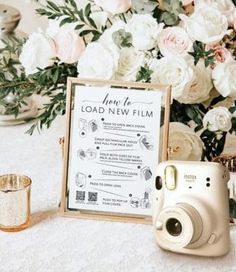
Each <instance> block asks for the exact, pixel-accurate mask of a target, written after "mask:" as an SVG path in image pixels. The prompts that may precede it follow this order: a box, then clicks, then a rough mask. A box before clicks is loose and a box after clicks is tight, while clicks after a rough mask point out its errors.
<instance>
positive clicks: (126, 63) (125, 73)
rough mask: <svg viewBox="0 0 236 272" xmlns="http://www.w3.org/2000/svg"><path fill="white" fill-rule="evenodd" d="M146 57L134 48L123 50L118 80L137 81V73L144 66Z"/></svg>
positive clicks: (119, 63)
mask: <svg viewBox="0 0 236 272" xmlns="http://www.w3.org/2000/svg"><path fill="white" fill-rule="evenodd" d="M144 60H145V56H144V54H143V53H142V52H140V51H135V50H134V48H122V49H121V51H120V58H119V62H118V70H117V73H116V79H118V80H124V81H136V76H137V73H138V71H139V69H140V67H141V66H142V65H144Z"/></svg>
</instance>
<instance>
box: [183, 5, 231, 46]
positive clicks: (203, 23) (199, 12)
mask: <svg viewBox="0 0 236 272" xmlns="http://www.w3.org/2000/svg"><path fill="white" fill-rule="evenodd" d="M179 17H180V18H181V19H182V20H183V22H184V26H185V28H186V31H187V33H188V34H189V36H190V38H191V39H192V40H194V41H195V40H197V41H200V42H203V43H205V44H215V43H218V42H219V41H221V40H222V38H223V37H224V35H225V34H227V30H228V22H227V18H226V17H225V15H223V14H221V12H220V11H219V10H217V9H216V8H214V7H212V6H210V5H205V4H201V5H199V7H198V8H196V9H195V11H194V13H193V14H192V15H191V16H189V17H188V16H186V15H184V14H180V15H179Z"/></svg>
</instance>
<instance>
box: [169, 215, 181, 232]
mask: <svg viewBox="0 0 236 272" xmlns="http://www.w3.org/2000/svg"><path fill="white" fill-rule="evenodd" d="M166 229H167V231H168V232H169V234H170V235H172V236H179V235H180V234H181V232H182V225H181V223H180V222H179V220H177V219H176V218H170V219H169V220H167V222H166Z"/></svg>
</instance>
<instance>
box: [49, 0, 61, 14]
mask: <svg viewBox="0 0 236 272" xmlns="http://www.w3.org/2000/svg"><path fill="white" fill-rule="evenodd" d="M47 5H48V7H49V8H52V9H53V10H55V11H58V12H60V9H59V8H58V6H57V5H56V4H55V3H53V2H51V1H47Z"/></svg>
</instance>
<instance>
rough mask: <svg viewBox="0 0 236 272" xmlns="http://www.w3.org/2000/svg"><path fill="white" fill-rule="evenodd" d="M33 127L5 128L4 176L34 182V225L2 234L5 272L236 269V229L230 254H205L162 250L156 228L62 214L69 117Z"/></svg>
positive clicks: (0, 169)
mask: <svg viewBox="0 0 236 272" xmlns="http://www.w3.org/2000/svg"><path fill="white" fill-rule="evenodd" d="M27 127H28V126H27V125H22V126H16V127H5V128H3V127H0V174H5V173H19V174H25V175H28V176H29V177H31V178H32V180H33V186H32V224H31V227H30V228H28V229H26V230H24V231H22V232H18V233H5V232H0V272H28V271H29V272H41V271H42V272H54V271H55V272H113V271H114V272H115V271H117V272H132V271H135V272H139V271H140V272H141V271H142V272H143V271H145V272H152V271H153V272H154V271H155V272H156V271H158V272H161V271H165V272H168V271H171V272H175V271H180V272H187V271H196V272H200V271H201V272H204V271H207V272H209V271H211V272H213V271H220V272H230V271H236V246H235V244H236V230H235V229H233V230H232V231H231V241H232V244H231V251H230V253H229V254H228V255H227V256H225V257H221V258H203V257H193V256H183V255H178V254H173V253H170V252H165V251H162V250H161V249H159V247H158V246H157V244H156V242H155V239H154V235H153V230H152V227H151V226H146V225H135V224H127V223H111V222H101V221H92V220H80V219H71V218H62V217H58V216H57V207H58V203H59V200H60V192H61V176H62V161H61V147H60V146H59V144H58V139H59V137H61V136H63V134H64V118H61V119H58V120H57V121H56V123H55V124H54V125H53V127H52V128H51V129H50V130H45V131H44V132H43V133H42V134H41V135H39V134H38V133H37V132H35V134H34V135H33V136H31V137H30V136H28V135H25V134H24V132H25V131H26V129H27Z"/></svg>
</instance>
